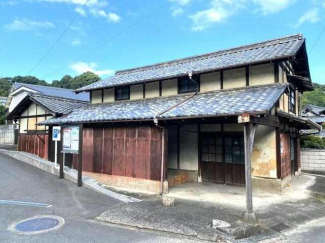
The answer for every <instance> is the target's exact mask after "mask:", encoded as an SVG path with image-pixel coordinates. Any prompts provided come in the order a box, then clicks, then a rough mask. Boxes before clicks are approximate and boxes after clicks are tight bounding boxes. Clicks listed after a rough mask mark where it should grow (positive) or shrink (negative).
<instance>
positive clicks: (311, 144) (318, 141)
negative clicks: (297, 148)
mask: <svg viewBox="0 0 325 243" xmlns="http://www.w3.org/2000/svg"><path fill="white" fill-rule="evenodd" d="M301 147H302V148H318V149H323V148H325V139H324V138H320V137H316V136H313V135H309V136H303V137H302V138H301Z"/></svg>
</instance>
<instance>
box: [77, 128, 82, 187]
mask: <svg viewBox="0 0 325 243" xmlns="http://www.w3.org/2000/svg"><path fill="white" fill-rule="evenodd" d="M82 139H83V124H79V154H78V187H81V186H82Z"/></svg>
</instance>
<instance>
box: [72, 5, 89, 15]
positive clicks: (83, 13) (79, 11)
mask: <svg viewBox="0 0 325 243" xmlns="http://www.w3.org/2000/svg"><path fill="white" fill-rule="evenodd" d="M74 10H75V11H76V12H77V13H79V14H80V15H81V16H83V17H86V16H87V13H86V10H84V9H83V8H81V7H78V8H75V9H74Z"/></svg>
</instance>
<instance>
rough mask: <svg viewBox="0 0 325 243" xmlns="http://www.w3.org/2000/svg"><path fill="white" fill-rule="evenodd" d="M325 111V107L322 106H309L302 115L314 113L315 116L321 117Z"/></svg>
mask: <svg viewBox="0 0 325 243" xmlns="http://www.w3.org/2000/svg"><path fill="white" fill-rule="evenodd" d="M324 111H325V107H322V106H317V105H307V106H306V107H305V108H304V109H303V111H302V112H301V114H302V115H304V114H306V113H308V112H312V113H314V114H315V115H316V114H317V115H320V114H321V113H322V112H324Z"/></svg>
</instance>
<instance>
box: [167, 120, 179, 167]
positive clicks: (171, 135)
mask: <svg viewBox="0 0 325 243" xmlns="http://www.w3.org/2000/svg"><path fill="white" fill-rule="evenodd" d="M177 136H178V134H177V126H176V125H173V126H169V127H168V168H170V169H177Z"/></svg>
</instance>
